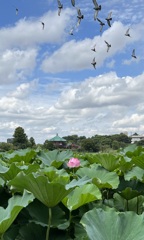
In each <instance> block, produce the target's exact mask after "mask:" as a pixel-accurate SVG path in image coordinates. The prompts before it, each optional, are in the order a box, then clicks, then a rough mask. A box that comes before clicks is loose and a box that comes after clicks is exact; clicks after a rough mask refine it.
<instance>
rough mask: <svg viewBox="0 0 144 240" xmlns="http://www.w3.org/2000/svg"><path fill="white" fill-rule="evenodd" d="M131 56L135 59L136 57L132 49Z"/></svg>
mask: <svg viewBox="0 0 144 240" xmlns="http://www.w3.org/2000/svg"><path fill="white" fill-rule="evenodd" d="M131 56H132V57H133V58H137V57H136V55H135V49H133V51H132V55H131Z"/></svg>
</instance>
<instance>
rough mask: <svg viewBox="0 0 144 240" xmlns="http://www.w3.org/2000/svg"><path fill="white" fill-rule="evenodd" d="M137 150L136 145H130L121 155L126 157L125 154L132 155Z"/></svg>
mask: <svg viewBox="0 0 144 240" xmlns="http://www.w3.org/2000/svg"><path fill="white" fill-rule="evenodd" d="M136 149H137V145H136V144H130V145H128V146H127V147H125V148H124V149H123V150H122V151H121V153H122V154H123V155H126V154H127V153H130V154H133V152H134V151H135V150H136Z"/></svg>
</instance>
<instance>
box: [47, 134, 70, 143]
mask: <svg viewBox="0 0 144 240" xmlns="http://www.w3.org/2000/svg"><path fill="white" fill-rule="evenodd" d="M49 141H52V142H66V139H64V138H61V137H59V136H58V134H57V135H56V136H55V137H53V138H51V139H50V140H49Z"/></svg>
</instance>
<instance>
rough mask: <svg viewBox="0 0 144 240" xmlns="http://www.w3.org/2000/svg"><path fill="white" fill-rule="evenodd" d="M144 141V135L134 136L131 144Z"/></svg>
mask: <svg viewBox="0 0 144 240" xmlns="http://www.w3.org/2000/svg"><path fill="white" fill-rule="evenodd" d="M141 140H144V135H132V136H131V143H135V142H138V141H141Z"/></svg>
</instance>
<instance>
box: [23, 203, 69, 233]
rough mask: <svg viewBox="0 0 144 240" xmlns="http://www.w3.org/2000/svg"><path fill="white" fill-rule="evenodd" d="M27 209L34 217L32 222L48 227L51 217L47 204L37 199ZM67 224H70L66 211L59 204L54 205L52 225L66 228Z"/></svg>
mask: <svg viewBox="0 0 144 240" xmlns="http://www.w3.org/2000/svg"><path fill="white" fill-rule="evenodd" d="M27 211H28V212H29V215H30V216H31V217H32V220H31V222H34V223H36V224H39V225H41V226H43V227H47V224H48V218H49V216H48V209H47V206H45V205H44V204H43V203H41V202H40V201H39V200H37V199H35V200H34V201H33V202H32V203H31V204H29V205H28V206H27ZM66 224H67V225H69V222H68V221H67V219H66V217H65V212H64V211H63V210H62V209H61V208H60V207H59V206H55V207H53V208H52V219H51V227H57V228H59V229H64V227H65V226H66ZM67 227H68V226H66V228H67Z"/></svg>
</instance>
